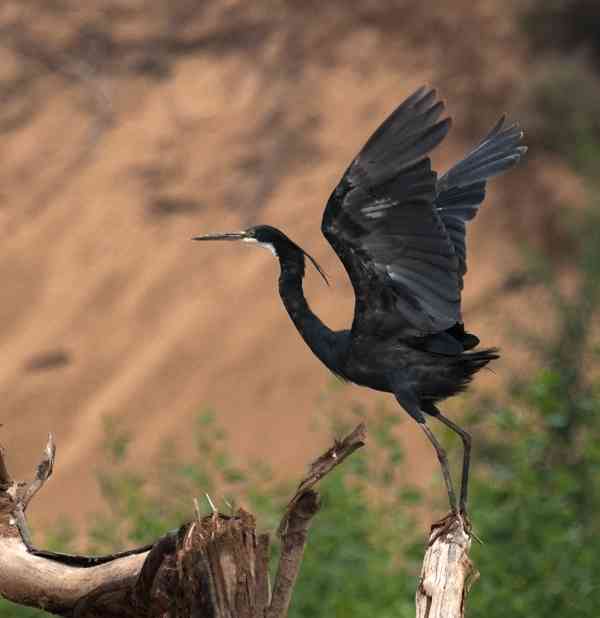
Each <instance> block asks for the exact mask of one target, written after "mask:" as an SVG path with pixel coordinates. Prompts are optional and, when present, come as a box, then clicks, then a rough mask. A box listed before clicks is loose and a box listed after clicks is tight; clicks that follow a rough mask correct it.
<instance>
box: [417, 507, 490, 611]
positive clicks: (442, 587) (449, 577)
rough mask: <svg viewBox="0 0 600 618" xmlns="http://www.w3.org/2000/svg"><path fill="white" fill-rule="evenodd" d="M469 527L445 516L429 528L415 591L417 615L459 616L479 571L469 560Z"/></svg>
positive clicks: (455, 516)
mask: <svg viewBox="0 0 600 618" xmlns="http://www.w3.org/2000/svg"><path fill="white" fill-rule="evenodd" d="M468 528H469V526H468V525H465V521H464V520H463V518H462V517H460V516H458V515H452V514H450V515H448V516H447V517H445V518H444V519H442V520H441V521H439V522H437V523H435V524H434V525H433V526H432V527H431V532H430V535H429V546H428V547H427V551H426V552H425V558H424V559H423V567H422V569H421V577H420V579H419V586H418V588H417V594H416V605H417V618H463V616H464V611H465V601H466V598H467V595H468V593H469V590H470V588H471V585H472V584H473V583H474V582H475V581H476V580H477V578H478V577H479V573H478V572H477V570H476V569H475V567H474V566H473V563H472V562H471V560H470V559H469V549H470V547H471V535H470V532H469V531H468Z"/></svg>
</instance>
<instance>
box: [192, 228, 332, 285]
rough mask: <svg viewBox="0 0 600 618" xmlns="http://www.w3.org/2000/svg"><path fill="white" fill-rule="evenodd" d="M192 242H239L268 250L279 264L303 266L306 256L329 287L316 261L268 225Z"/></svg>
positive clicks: (208, 235)
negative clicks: (292, 263)
mask: <svg viewBox="0 0 600 618" xmlns="http://www.w3.org/2000/svg"><path fill="white" fill-rule="evenodd" d="M192 240H241V241H243V242H247V243H250V244H253V245H255V246H257V247H263V248H265V249H268V250H269V251H270V252H271V253H272V254H273V255H274V256H276V257H278V258H279V259H280V261H281V262H287V261H294V260H299V261H300V262H301V263H302V265H304V256H306V257H307V258H308V259H309V260H310V261H311V262H312V264H313V265H314V267H315V268H316V269H317V271H318V273H319V274H320V275H321V277H323V279H324V280H325V282H326V283H327V284H328V285H329V282H328V281H327V277H326V275H325V273H324V272H323V269H322V268H321V267H320V266H319V264H318V263H317V261H316V260H315V259H314V258H313V257H312V256H311V255H309V254H308V253H307V252H306V251H304V249H302V247H299V246H298V245H297V244H296V243H295V242H293V241H292V240H290V239H289V238H288V237H287V236H286V235H285V234H284V233H283V232H282V231H281V230H278V229H277V228H276V227H272V226H270V225H255V226H253V227H249V228H248V229H247V230H242V231H240V232H226V233H223V234H205V235H204V236H194V238H193V239H192Z"/></svg>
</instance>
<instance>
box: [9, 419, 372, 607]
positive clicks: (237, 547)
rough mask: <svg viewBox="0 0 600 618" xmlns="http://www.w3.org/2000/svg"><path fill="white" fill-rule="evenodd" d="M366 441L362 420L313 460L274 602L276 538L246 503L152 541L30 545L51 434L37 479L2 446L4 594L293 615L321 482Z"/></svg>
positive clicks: (286, 528)
mask: <svg viewBox="0 0 600 618" xmlns="http://www.w3.org/2000/svg"><path fill="white" fill-rule="evenodd" d="M364 441H365V428H364V426H363V425H359V427H357V428H356V429H355V430H354V431H353V432H352V433H351V434H350V435H349V436H347V437H346V438H345V439H344V440H342V441H341V442H336V443H335V444H334V446H333V447H332V448H331V449H329V450H328V451H327V452H326V453H325V454H324V455H322V456H321V457H319V458H318V459H317V460H316V461H315V462H314V463H313V464H312V466H311V468H310V472H309V475H308V476H307V478H306V479H304V480H303V481H302V482H301V483H300V486H299V488H298V491H297V492H296V494H295V495H294V497H293V498H292V499H291V500H290V503H289V505H288V508H287V509H286V512H285V515H284V517H283V520H282V524H281V526H280V534H281V536H282V549H281V555H280V559H279V566H278V569H277V575H276V578H275V585H274V589H273V596H272V599H271V595H270V588H269V575H268V559H269V537H268V535H265V534H262V535H258V534H257V533H256V525H255V521H254V517H253V516H252V515H250V514H249V513H247V512H246V511H244V510H243V509H239V510H238V512H237V513H236V514H235V515H234V516H227V515H223V514H220V513H217V512H214V513H213V514H212V515H209V516H207V517H203V518H199V517H197V518H196V519H195V520H194V521H192V522H190V523H188V524H185V525H183V526H182V527H181V528H179V530H176V531H172V532H170V533H168V534H166V535H165V536H163V537H162V538H161V539H159V540H158V541H157V542H156V543H154V544H153V545H152V546H149V547H141V548H138V549H134V550H131V551H128V552H123V553H120V554H113V555H109V556H100V557H92V556H78V555H69V554H58V553H55V552H49V551H44V550H37V549H35V548H33V547H32V546H31V542H30V539H29V533H28V530H27V523H26V520H25V515H24V513H25V510H26V508H27V505H28V504H29V502H30V501H31V499H32V498H33V497H34V496H35V494H36V493H37V491H39V489H41V487H42V486H43V484H44V483H45V481H46V480H47V479H48V478H49V477H50V475H51V474H52V469H53V465H54V457H55V447H54V443H53V441H52V437H50V439H49V441H48V445H47V446H46V449H45V451H44V457H43V459H42V462H41V463H40V465H39V466H38V469H37V472H36V475H35V478H34V480H33V481H31V482H29V483H25V482H18V481H14V480H13V479H12V478H11V477H10V475H9V472H8V469H7V466H6V462H5V459H4V452H3V451H2V450H1V449H0V596H3V597H5V598H7V599H9V600H12V601H14V602H16V603H20V604H23V605H29V606H32V607H39V608H41V609H45V610H46V611H48V612H51V613H54V614H57V615H60V616H69V617H70V616H78V617H83V618H91V617H100V616H102V617H103V618H112V617H113V616H114V617H117V616H121V617H125V618H129V617H131V618H134V617H135V618H137V617H142V616H144V617H150V616H152V617H154V616H157V617H158V616H161V617H162V618H170V617H175V616H177V617H188V616H189V617H191V616H194V617H198V618H202V617H204V616H206V617H208V616H210V617H211V618H265V616H267V617H268V618H285V616H287V612H288V608H289V603H290V599H291V596H292V591H293V587H294V583H295V581H296V577H297V575H298V572H299V569H300V563H301V560H302V556H303V553H304V547H305V544H306V541H307V533H308V528H309V525H310V522H311V520H312V518H313V517H314V515H315V514H316V513H317V512H318V510H319V497H318V494H317V493H316V492H315V491H314V489H313V487H314V486H315V484H316V483H317V482H318V481H319V479H321V478H323V476H325V475H326V474H327V473H328V472H329V471H331V470H332V469H333V468H334V467H335V466H337V465H339V463H341V462H342V461H343V460H344V459H345V458H346V457H348V456H349V455H350V454H351V453H352V452H354V451H355V450H356V449H357V448H360V447H361V446H362V445H363V444H364Z"/></svg>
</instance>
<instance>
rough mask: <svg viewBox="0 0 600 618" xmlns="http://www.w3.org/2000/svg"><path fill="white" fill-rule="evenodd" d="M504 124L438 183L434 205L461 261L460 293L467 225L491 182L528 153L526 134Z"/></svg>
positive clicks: (501, 123) (496, 126) (517, 127)
mask: <svg viewBox="0 0 600 618" xmlns="http://www.w3.org/2000/svg"><path fill="white" fill-rule="evenodd" d="M505 122H506V117H505V116H502V117H501V118H500V120H498V122H497V123H496V124H495V125H494V127H493V128H492V130H491V131H490V132H489V133H488V134H487V135H486V136H485V137H484V138H483V140H481V142H479V144H478V145H477V146H475V148H473V149H472V150H471V151H470V152H469V153H468V154H467V156H466V157H465V158H464V159H463V160H462V161H459V162H458V163H457V164H456V165H454V166H453V167H452V168H451V169H450V170H448V172H446V174H444V175H443V176H442V177H441V178H440V179H439V180H438V183H437V187H436V191H437V197H436V200H435V205H436V208H437V211H438V212H439V214H440V217H441V219H442V221H443V223H444V225H445V227H446V230H447V231H448V235H449V237H450V241H451V242H452V245H453V247H454V250H455V252H456V256H457V258H458V261H459V276H460V287H461V289H462V285H463V277H464V275H465V273H466V272H467V248H466V222H467V221H470V220H471V219H472V218H473V217H475V215H476V214H477V212H478V210H479V207H480V206H481V204H482V202H483V200H484V199H485V190H486V184H487V180H488V178H491V177H492V176H496V175H498V174H501V173H502V172H505V171H507V170H509V169H510V168H512V167H514V166H515V165H516V164H517V163H518V162H519V161H520V159H521V157H522V156H523V155H524V154H525V153H526V152H527V148H526V147H525V146H523V145H522V139H523V131H522V130H521V129H520V127H519V126H518V125H517V124H516V123H515V124H511V125H509V126H505Z"/></svg>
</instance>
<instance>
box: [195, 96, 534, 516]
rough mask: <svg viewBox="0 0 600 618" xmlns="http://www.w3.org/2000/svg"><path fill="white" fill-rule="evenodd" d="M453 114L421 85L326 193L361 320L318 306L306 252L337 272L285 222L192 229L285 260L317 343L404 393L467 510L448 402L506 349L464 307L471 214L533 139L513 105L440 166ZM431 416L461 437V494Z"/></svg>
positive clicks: (307, 331)
mask: <svg viewBox="0 0 600 618" xmlns="http://www.w3.org/2000/svg"><path fill="white" fill-rule="evenodd" d="M450 126H451V119H450V117H448V116H447V115H446V114H445V105H444V102H443V101H441V100H438V96H437V92H436V90H435V89H432V88H428V87H425V86H423V87H421V88H419V89H418V90H417V91H416V92H414V93H413V94H412V95H410V96H409V97H408V98H406V100H404V101H403V102H402V103H400V105H399V106H398V107H397V108H396V109H395V110H394V111H393V112H392V113H391V114H390V115H389V117H388V118H387V119H386V120H385V121H384V122H383V123H382V124H381V125H380V126H379V128H377V129H376V131H375V132H374V133H373V134H372V135H371V137H370V138H369V139H368V140H367V142H366V144H365V145H364V146H363V148H362V149H361V150H360V152H359V153H358V155H357V156H356V157H355V158H354V160H353V161H352V162H351V163H350V165H349V167H348V168H347V169H346V171H345V173H344V174H343V176H342V178H341V180H340V181H339V183H338V185H337V186H336V187H335V189H334V190H333V192H332V193H331V196H330V197H329V199H328V201H327V204H326V207H325V211H324V213H323V218H322V222H321V231H322V233H323V235H324V236H325V238H326V239H327V241H328V242H329V244H330V245H331V246H332V248H333V249H334V251H335V252H336V253H337V255H338V257H339V259H340V260H341V262H342V264H343V266H344V268H345V270H346V272H347V274H348V277H349V279H350V282H351V284H352V287H353V291H354V295H355V305H354V316H353V320H352V325H351V328H350V329H346V330H339V331H334V330H332V329H330V328H329V327H328V326H326V325H325V324H324V323H323V322H322V321H321V319H320V318H319V317H318V316H317V315H315V313H314V312H313V311H312V310H311V308H310V307H309V304H308V302H307V299H306V297H305V295H304V292H303V278H304V275H305V267H306V260H307V259H308V260H309V261H310V262H311V263H312V264H313V266H314V267H315V268H316V270H317V271H318V273H319V274H320V275H321V276H322V277H323V278H324V279H325V281H326V282H328V280H327V277H326V275H325V273H324V271H323V269H322V268H321V267H320V265H319V264H318V263H317V261H316V260H315V259H314V258H313V257H312V256H311V255H309V254H308V253H307V252H306V251H305V250H304V249H302V248H301V247H300V246H299V245H298V244H296V243H295V242H294V241H293V240H291V239H290V238H289V237H288V236H286V234H284V233H283V232H282V231H281V230H279V229H277V228H275V227H272V226H269V225H257V226H253V227H250V228H248V229H245V230H242V231H239V232H227V233H217V234H215V233H212V234H203V235H200V236H195V237H194V238H193V240H198V241H217V240H221V241H243V242H246V243H251V244H254V245H256V246H261V247H264V248H266V249H268V250H269V251H270V252H271V253H272V254H273V255H274V256H275V257H276V258H277V259H278V260H279V266H280V275H279V294H280V296H281V299H282V301H283V305H284V307H285V309H286V310H287V313H288V314H289V317H290V318H291V320H292V322H293V323H294V325H295V327H296V328H297V330H298V332H299V333H300V335H301V336H302V338H303V339H304V341H305V342H306V344H307V345H308V347H309V348H310V349H311V351H312V352H313V353H314V354H315V356H317V358H318V359H320V360H321V361H322V363H323V364H324V365H325V366H326V367H327V368H328V369H329V370H330V371H331V372H333V373H334V374H335V375H336V376H338V377H340V378H341V379H343V380H345V381H348V382H351V383H354V384H357V385H359V386H364V387H368V388H371V389H374V390H376V391H382V392H385V393H391V394H393V395H394V396H395V398H396V400H397V402H398V404H400V406H401V407H402V408H403V409H404V410H405V411H406V412H407V413H408V414H409V415H410V416H411V417H412V418H413V419H414V420H415V421H416V423H417V425H418V426H419V427H420V428H421V430H422V431H423V432H424V434H425V436H426V437H427V439H428V440H429V442H430V443H431V445H432V446H433V449H434V450H435V453H436V455H437V459H438V460H439V464H440V467H441V471H442V475H443V479H444V482H445V487H446V491H447V494H448V501H449V503H450V509H451V513H453V514H463V515H465V516H466V510H467V498H468V482H469V470H470V459H471V443H472V439H471V435H470V434H469V433H468V432H467V431H466V430H465V429H464V428H463V427H461V426H459V425H458V424H456V423H455V422H453V421H452V420H450V419H449V418H447V417H446V416H445V415H444V414H442V412H441V411H440V409H439V404H440V402H442V401H444V400H445V399H447V398H449V397H451V396H453V395H456V394H458V393H460V392H462V391H464V390H465V389H466V388H467V386H468V385H469V383H470V382H471V380H472V379H473V377H474V375H475V374H476V373H477V372H478V371H480V370H481V369H482V368H483V367H485V366H486V365H488V363H490V361H493V360H496V359H498V358H499V350H498V349H497V348H494V347H492V348H483V349H480V348H478V346H479V343H480V342H479V338H478V337H477V336H476V335H474V334H472V333H470V332H468V331H467V330H466V329H465V325H464V322H463V318H462V313H461V295H462V290H463V280H464V277H465V274H466V272H467V251H466V224H467V222H468V221H470V220H471V219H473V218H474V217H475V215H476V214H477V212H478V210H479V208H480V206H481V204H482V202H483V201H484V198H485V194H486V185H487V181H488V180H489V179H490V178H491V177H493V176H496V175H498V174H500V173H502V172H505V171H506V170H508V169H510V168H512V167H514V166H515V165H516V164H517V163H518V162H519V161H520V159H521V158H522V157H523V155H524V154H525V152H526V151H527V147H526V146H524V145H523V143H522V140H523V131H522V130H521V128H520V127H519V125H518V123H512V124H508V123H507V119H506V115H503V116H502V117H501V118H500V119H499V120H498V122H497V123H496V124H495V125H494V126H493V128H492V129H491V131H489V133H488V134H487V135H486V136H485V137H484V138H483V139H482V140H481V141H480V142H479V143H478V144H477V145H476V146H475V147H474V148H472V149H471V150H470V151H469V152H468V153H467V154H466V156H465V157H464V158H463V159H462V160H460V161H459V162H458V163H456V164H455V165H454V166H452V167H451V168H450V169H449V170H448V171H447V172H446V173H445V174H443V175H441V176H439V177H438V175H437V173H436V172H435V171H434V170H432V167H431V160H430V158H429V153H430V152H431V151H432V150H433V149H434V148H435V147H436V146H437V145H438V144H439V143H440V142H441V141H442V140H443V139H444V138H445V137H446V135H447V133H448V131H449V129H450ZM432 418H433V419H437V420H438V421H440V422H441V423H443V424H444V425H446V426H447V427H448V428H449V429H450V430H451V431H453V432H455V433H456V434H458V436H459V437H460V439H461V440H462V445H463V459H462V476H461V487H460V496H459V498H458V499H457V496H456V492H455V489H454V485H453V481H452V477H451V473H450V468H449V464H448V458H447V454H446V451H445V450H444V448H443V447H442V445H441V443H440V442H439V441H438V439H437V438H436V436H435V434H434V433H433V431H432V430H431V428H430V426H429V424H428V420H429V419H432Z"/></svg>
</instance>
